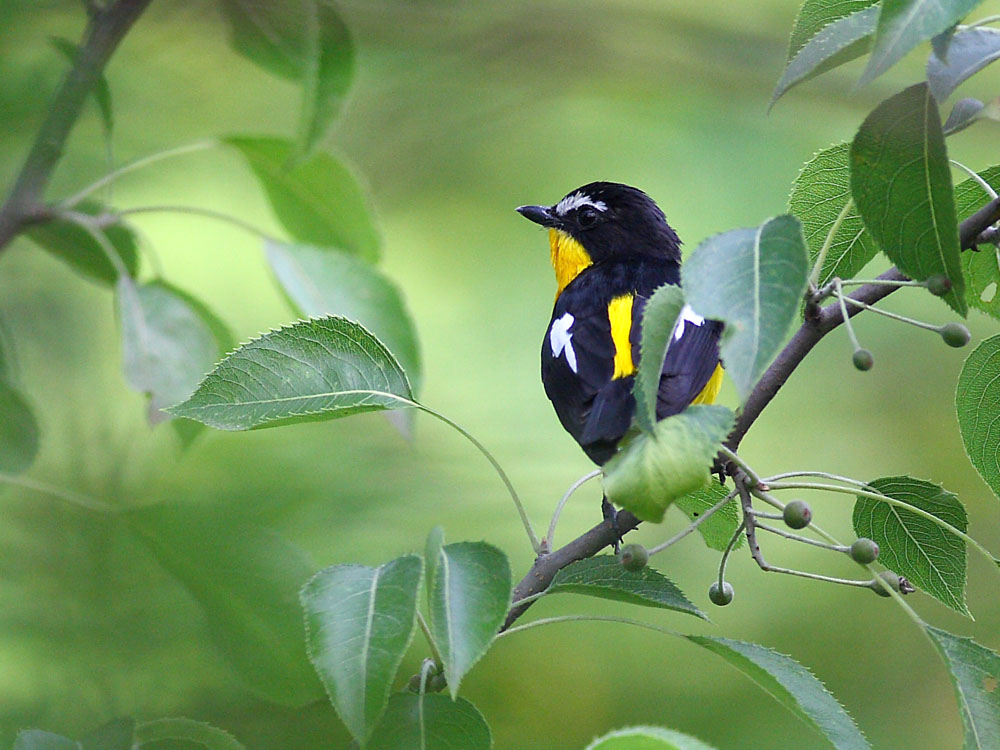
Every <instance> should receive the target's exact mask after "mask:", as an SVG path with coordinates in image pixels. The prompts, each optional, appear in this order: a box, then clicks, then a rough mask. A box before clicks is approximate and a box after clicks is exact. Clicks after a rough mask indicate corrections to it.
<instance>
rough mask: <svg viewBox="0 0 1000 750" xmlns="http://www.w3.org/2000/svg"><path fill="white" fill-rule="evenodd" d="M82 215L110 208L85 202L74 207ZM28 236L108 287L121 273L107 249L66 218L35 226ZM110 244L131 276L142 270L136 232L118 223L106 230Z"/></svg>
mask: <svg viewBox="0 0 1000 750" xmlns="http://www.w3.org/2000/svg"><path fill="white" fill-rule="evenodd" d="M73 210H74V211H76V212H78V213H84V214H88V215H90V216H97V215H100V214H103V213H105V212H106V211H107V208H106V207H104V206H102V205H101V204H99V203H95V202H93V201H83V202H82V203H80V204H78V205H77V206H75V207H74V208H73ZM25 234H26V235H27V236H28V237H30V238H31V239H32V241H34V242H35V243H36V244H38V245H39V246H40V247H42V248H43V249H45V250H48V251H49V252H50V253H52V254H53V255H54V256H56V257H57V258H59V260H61V261H64V262H65V263H68V264H69V265H70V266H71V267H72V268H73V269H74V270H75V271H78V272H80V273H82V274H83V275H84V276H89V277H90V278H91V279H94V280H96V281H100V282H103V283H105V284H114V283H115V281H117V279H118V272H117V271H116V270H115V267H114V266H113V265H112V264H111V261H110V260H108V256H107V255H105V253H104V250H103V249H102V248H101V246H100V245H99V244H98V243H97V240H95V239H94V238H93V237H92V236H91V235H90V233H89V232H88V231H87V230H86V229H84V228H82V227H81V226H80V225H79V224H75V223H74V222H72V221H63V220H62V219H52V220H50V221H46V222H43V223H41V224H34V225H32V227H31V228H30V229H28V230H27V231H26V232H25ZM104 234H105V235H106V236H107V238H108V242H110V243H111V246H112V247H113V248H114V249H115V251H116V252H117V253H118V257H119V258H121V260H122V263H124V264H125V267H126V268H127V269H128V272H129V274H131V275H132V276H135V274H136V273H137V272H138V270H139V250H138V248H139V241H138V240H137V239H136V236H135V234H133V232H132V230H131V229H129V228H128V227H127V226H125V225H123V224H114V225H112V226H110V227H108V228H106V229H105V230H104Z"/></svg>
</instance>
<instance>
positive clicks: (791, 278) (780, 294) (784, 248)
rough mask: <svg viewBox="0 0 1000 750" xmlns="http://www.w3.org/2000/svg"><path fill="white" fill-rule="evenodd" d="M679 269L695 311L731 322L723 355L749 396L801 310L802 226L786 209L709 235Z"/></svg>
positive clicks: (729, 372)
mask: <svg viewBox="0 0 1000 750" xmlns="http://www.w3.org/2000/svg"><path fill="white" fill-rule="evenodd" d="M681 273H682V276H683V287H684V296H685V298H686V299H687V303H688V304H689V305H690V306H691V307H692V309H693V310H694V311H695V312H696V313H698V314H699V315H701V316H702V317H704V318H707V319H709V320H721V321H723V322H724V323H725V324H726V325H725V329H724V330H723V332H722V342H721V353H722V361H723V362H725V363H726V374H727V375H728V376H729V377H730V378H731V379H732V381H733V383H734V384H735V385H736V389H737V390H738V391H739V394H740V399H741V400H746V398H747V396H749V395H750V392H751V391H752V390H753V387H754V385H755V384H756V383H757V380H758V379H759V378H760V376H761V375H762V374H763V372H764V370H765V369H766V368H767V366H768V364H769V363H770V362H771V359H772V358H773V357H774V355H775V354H777V352H778V349H779V348H780V347H781V344H782V343H783V341H784V339H785V335H786V334H787V333H788V327H789V326H790V325H791V323H792V321H794V320H795V318H796V317H797V316H798V311H799V305H800V303H801V301H802V295H803V294H804V293H805V289H806V282H807V279H808V275H809V259H808V254H807V252H806V245H805V240H804V239H803V237H802V225H801V224H800V223H799V220H798V219H796V218H795V217H794V216H791V215H788V214H786V215H783V216H777V217H775V218H773V219H769V220H768V221H765V222H764V223H763V224H761V225H760V226H759V227H756V228H752V229H734V230H733V231H730V232H725V233H724V234H718V235H715V236H714V237H709V238H708V239H707V240H705V241H704V242H702V243H701V244H700V245H699V246H698V248H697V249H696V250H695V251H694V253H693V254H692V255H691V257H690V258H689V259H688V261H687V262H686V263H685V264H684V267H683V269H682V272H681Z"/></svg>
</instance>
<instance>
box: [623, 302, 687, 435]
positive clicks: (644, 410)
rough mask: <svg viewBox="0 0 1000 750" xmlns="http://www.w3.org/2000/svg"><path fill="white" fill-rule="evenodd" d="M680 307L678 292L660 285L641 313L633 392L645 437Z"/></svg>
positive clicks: (653, 422)
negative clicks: (640, 339)
mask: <svg viewBox="0 0 1000 750" xmlns="http://www.w3.org/2000/svg"><path fill="white" fill-rule="evenodd" d="M683 307H684V293H683V292H682V291H681V288H680V287H679V286H677V285H676V284H664V285H663V286H661V287H660V288H659V289H657V290H656V291H655V292H653V295H652V296H651V297H650V298H649V301H648V302H647V303H646V307H645V309H644V310H643V313H642V341H641V343H640V349H639V351H640V355H639V369H638V371H637V372H636V374H635V385H634V386H633V390H634V392H635V418H636V422H637V423H638V424H639V426H640V427H641V428H642V429H643V430H645V431H646V432H647V433H649V434H652V432H653V425H654V424H655V423H656V395H657V393H658V391H659V389H660V374H661V373H662V372H663V361H664V359H665V358H666V356H667V349H668V347H669V346H670V342H671V341H672V340H673V333H674V329H675V328H676V327H677V318H678V316H679V315H680V314H681V310H682V309H683Z"/></svg>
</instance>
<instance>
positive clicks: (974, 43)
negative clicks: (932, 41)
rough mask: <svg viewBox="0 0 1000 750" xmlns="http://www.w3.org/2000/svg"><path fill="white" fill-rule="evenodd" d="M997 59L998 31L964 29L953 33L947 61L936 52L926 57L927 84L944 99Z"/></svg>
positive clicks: (999, 45)
mask: <svg viewBox="0 0 1000 750" xmlns="http://www.w3.org/2000/svg"><path fill="white" fill-rule="evenodd" d="M998 58H1000V31H998V30H997V29H993V28H990V27H988V26H979V27H977V28H974V29H965V30H963V31H959V32H958V33H957V34H955V37H954V39H952V42H951V46H950V48H949V51H948V60H947V62H945V61H943V60H942V59H941V58H940V57H938V56H937V55H936V54H935V55H931V56H930V57H929V58H928V59H927V83H928V84H929V85H930V87H931V93H932V94H933V95H934V98H935V99H937V100H938V101H939V102H943V101H944V100H945V99H947V98H948V97H949V96H951V92H952V91H954V90H955V89H956V88H958V87H959V86H960V85H961V84H962V82H964V81H966V80H967V79H969V78H971V77H972V76H973V75H975V74H976V73H978V72H979V71H980V70H982V69H983V68H985V67H986V66H987V65H989V64H990V63H991V62H993V61H994V60H996V59H998Z"/></svg>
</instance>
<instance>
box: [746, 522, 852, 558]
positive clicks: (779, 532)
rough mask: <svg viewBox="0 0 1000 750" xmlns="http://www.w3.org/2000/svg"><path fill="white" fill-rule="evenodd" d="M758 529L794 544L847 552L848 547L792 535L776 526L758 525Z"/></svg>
mask: <svg viewBox="0 0 1000 750" xmlns="http://www.w3.org/2000/svg"><path fill="white" fill-rule="evenodd" d="M757 528H758V529H760V530H761V531H769V532H771V533H772V534H777V535H778V536H782V537H784V538H785V539H791V540H792V541H793V542H802V543H803V544H811V545H813V546H814V547H822V548H823V549H828V550H833V551H834V552H847V551H848V550H849V548H848V547H845V546H843V545H840V544H827V543H826V542H820V541H817V540H815V539H810V538H809V537H807V536H801V535H799V534H792V533H791V532H789V531H785V530H784V529H779V528H776V527H774V526H767V525H766V524H762V523H758V524H757Z"/></svg>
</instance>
